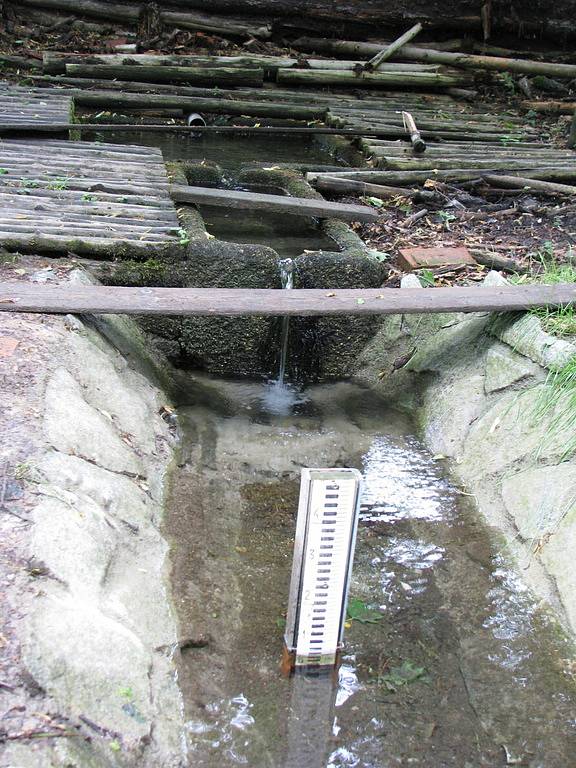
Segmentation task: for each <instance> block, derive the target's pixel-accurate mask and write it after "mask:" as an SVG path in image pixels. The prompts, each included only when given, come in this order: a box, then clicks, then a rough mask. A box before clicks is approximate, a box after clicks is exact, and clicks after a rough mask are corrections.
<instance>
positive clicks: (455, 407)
mask: <svg viewBox="0 0 576 768" xmlns="http://www.w3.org/2000/svg"><path fill="white" fill-rule="evenodd" d="M409 367H410V363H409V364H408V366H407V368H409ZM421 406H422V410H421V412H420V415H419V420H420V421H421V423H422V425H423V429H424V434H425V437H426V442H427V444H428V445H429V446H430V448H431V450H432V451H434V453H440V454H443V455H445V456H452V457H459V456H460V455H461V453H462V450H463V446H464V441H465V439H466V435H467V433H468V430H469V428H470V424H472V423H473V422H474V421H475V420H476V419H477V418H478V417H479V415H480V414H481V413H483V411H484V409H485V408H486V400H485V396H484V378H483V376H482V374H481V373H474V374H472V373H471V372H470V371H469V370H465V369H456V370H455V371H453V372H451V375H450V377H449V378H448V377H443V378H442V380H440V381H438V380H433V381H430V382H428V386H427V387H426V388H425V390H424V392H423V393H422V402H421Z"/></svg>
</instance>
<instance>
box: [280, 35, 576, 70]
mask: <svg viewBox="0 0 576 768" xmlns="http://www.w3.org/2000/svg"><path fill="white" fill-rule="evenodd" d="M293 46H294V48H296V49H298V50H302V51H310V50H311V51H322V52H328V53H336V54H338V53H344V54H350V55H352V56H374V55H376V54H377V53H379V51H380V49H381V46H380V45H379V44H378V43H357V42H355V41H353V40H327V39H324V38H309V37H300V38H298V39H297V40H295V41H294V43H293ZM397 58H402V59H404V60H406V61H421V62H427V63H432V64H445V65H447V66H450V67H459V68H463V69H472V70H484V71H487V72H519V73H521V74H523V75H551V76H552V77H566V78H574V77H576V64H556V63H555V62H546V61H529V60H528V59H508V58H502V57H500V56H476V55H474V54H470V53H451V52H450V51H435V50H432V49H431V48H418V47H417V46H415V45H404V46H403V47H402V48H401V49H400V51H399V52H398V54H397Z"/></svg>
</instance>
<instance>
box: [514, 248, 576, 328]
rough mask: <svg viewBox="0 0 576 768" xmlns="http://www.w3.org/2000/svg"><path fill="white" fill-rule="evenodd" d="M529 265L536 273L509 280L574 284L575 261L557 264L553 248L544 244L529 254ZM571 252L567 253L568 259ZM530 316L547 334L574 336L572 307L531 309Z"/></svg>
mask: <svg viewBox="0 0 576 768" xmlns="http://www.w3.org/2000/svg"><path fill="white" fill-rule="evenodd" d="M530 257H531V265H532V267H533V268H535V269H536V272H535V273H533V274H530V275H522V276H521V277H516V278H513V279H511V282H514V283H543V284H545V285H555V284H557V283H576V261H575V262H574V263H571V262H570V261H568V262H566V263H564V264H559V263H558V262H557V261H556V260H555V258H554V246H553V245H552V243H550V242H546V243H544V244H543V245H542V247H541V248H540V249H539V250H537V251H535V252H534V253H532V254H530ZM570 257H571V252H570V251H569V252H568V258H569V259H570ZM531 314H533V315H536V317H538V318H539V319H540V321H541V323H542V327H543V328H544V330H545V331H548V333H552V334H554V335H555V336H561V337H566V336H576V308H575V307H574V306H566V307H558V308H554V309H548V308H546V307H545V308H543V309H533V310H532V311H531Z"/></svg>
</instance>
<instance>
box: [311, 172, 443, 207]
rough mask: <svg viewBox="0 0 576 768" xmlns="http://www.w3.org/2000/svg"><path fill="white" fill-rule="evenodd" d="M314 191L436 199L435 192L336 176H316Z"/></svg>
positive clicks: (423, 200)
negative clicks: (387, 185)
mask: <svg viewBox="0 0 576 768" xmlns="http://www.w3.org/2000/svg"><path fill="white" fill-rule="evenodd" d="M312 183H313V184H314V187H316V189H321V190H326V191H328V192H340V193H341V194H346V193H348V192H351V193H352V194H361V195H376V197H398V196H402V197H408V198H411V199H413V200H417V201H421V202H434V201H436V200H437V199H438V197H439V196H438V195H437V194H436V193H435V192H431V191H428V190H417V189H407V188H404V187H386V186H384V185H383V184H369V183H367V182H365V181H355V180H354V179H342V178H338V176H330V175H329V174H327V175H318V176H316V178H315V179H314V181H313V182H312Z"/></svg>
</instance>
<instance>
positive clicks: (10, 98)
mask: <svg viewBox="0 0 576 768" xmlns="http://www.w3.org/2000/svg"><path fill="white" fill-rule="evenodd" d="M0 114H2V118H3V119H5V120H13V121H14V122H17V120H27V121H30V122H36V123H38V124H41V123H45V124H50V123H56V122H59V123H62V122H68V121H69V120H70V117H71V115H72V96H71V94H69V93H68V94H65V92H64V91H49V90H46V89H42V88H21V87H20V86H17V85H11V84H4V85H3V86H2V88H0Z"/></svg>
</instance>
